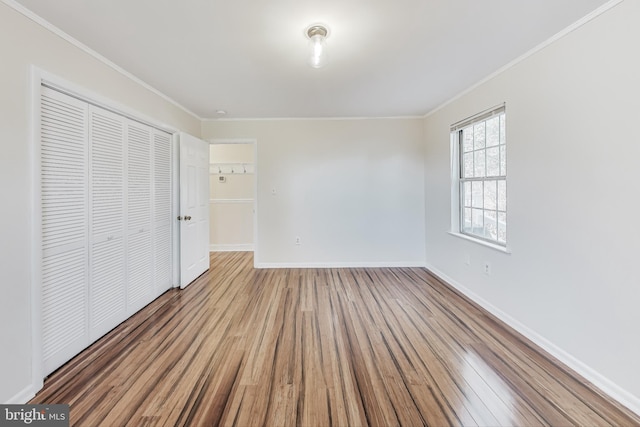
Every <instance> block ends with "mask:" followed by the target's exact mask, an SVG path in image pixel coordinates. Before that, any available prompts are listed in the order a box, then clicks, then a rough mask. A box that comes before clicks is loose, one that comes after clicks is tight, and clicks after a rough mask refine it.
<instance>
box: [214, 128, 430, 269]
mask: <svg viewBox="0 0 640 427" xmlns="http://www.w3.org/2000/svg"><path fill="white" fill-rule="evenodd" d="M422 122H423V120H422V119H370V120H257V121H229V120H226V121H208V122H204V123H203V128H202V136H203V138H256V139H257V151H258V154H257V173H258V188H257V198H258V239H257V242H256V245H257V247H256V263H257V264H258V265H260V266H276V265H277V266H284V265H307V266H308V265H421V264H423V262H424V188H423V185H422V182H423V162H422V158H423V155H424V144H423V133H422ZM273 190H275V194H273V193H272V191H273ZM296 237H300V239H301V244H300V245H296V244H295V239H296Z"/></svg>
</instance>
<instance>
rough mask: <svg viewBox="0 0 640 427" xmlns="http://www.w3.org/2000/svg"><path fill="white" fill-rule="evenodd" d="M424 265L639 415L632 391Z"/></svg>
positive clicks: (433, 268)
mask: <svg viewBox="0 0 640 427" xmlns="http://www.w3.org/2000/svg"><path fill="white" fill-rule="evenodd" d="M426 268H427V269H428V270H429V271H431V272H432V273H433V274H434V275H436V276H438V277H439V278H440V279H442V280H443V281H445V282H446V283H447V284H448V285H451V286H452V287H454V288H455V289H457V290H458V291H460V292H461V293H463V294H464V295H465V296H467V297H468V298H469V299H471V300H472V301H474V302H475V303H476V304H478V305H479V306H481V307H482V308H484V309H485V310H487V311H488V312H489V313H491V314H492V315H494V316H495V317H497V318H498V319H500V320H502V321H503V322H504V323H506V324H507V325H509V326H510V327H511V328H513V329H515V330H516V331H517V332H518V333H520V334H522V335H523V336H524V337H526V338H527V339H528V340H530V341H531V342H533V343H534V344H536V345H537V346H539V347H540V348H542V349H543V350H544V351H546V352H547V353H549V354H550V355H552V356H553V357H555V358H556V359H558V360H559V361H560V362H562V363H564V364H565V365H567V366H568V367H569V368H570V369H572V370H574V371H575V372H576V373H578V374H579V375H581V376H582V377H583V378H584V379H586V380H587V381H589V382H590V383H592V384H593V385H594V386H595V387H597V388H599V389H600V390H602V391H603V392H604V393H606V394H607V395H608V396H609V397H611V398H612V399H615V400H616V401H618V403H620V404H621V405H624V406H625V407H626V408H628V409H629V410H630V411H632V412H634V413H636V414H637V415H639V416H640V398H638V397H637V396H635V395H633V394H632V393H629V392H628V391H627V390H625V389H623V388H622V387H620V386H619V385H617V384H616V383H614V382H613V381H611V380H610V379H608V378H607V377H605V376H604V375H602V374H600V373H599V372H597V371H596V370H595V369H593V368H591V367H590V366H588V365H587V364H585V363H584V362H582V361H580V360H578V359H576V358H575V357H574V356H572V355H571V354H569V353H567V352H566V351H564V350H563V349H562V348H560V347H558V346H557V345H555V344H554V343H552V342H551V341H549V340H547V339H546V338H545V337H543V336H542V335H540V334H538V333H537V332H535V331H534V330H532V329H530V328H529V327H527V326H525V325H523V324H522V323H520V322H519V321H517V320H516V319H514V318H513V317H511V316H510V315H508V314H507V313H505V312H503V311H502V310H500V309H499V308H498V307H496V306H494V305H493V304H491V303H490V302H488V301H486V300H485V299H483V298H481V297H480V296H478V295H477V294H475V293H474V292H472V291H471V290H470V289H468V288H467V287H465V286H463V285H461V284H460V283H458V282H457V281H455V280H453V279H452V278H451V277H449V276H447V275H446V274H444V273H443V272H441V271H439V270H438V269H437V268H435V267H433V266H432V265H429V264H427V265H426Z"/></svg>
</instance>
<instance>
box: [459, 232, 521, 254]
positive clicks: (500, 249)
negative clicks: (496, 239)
mask: <svg viewBox="0 0 640 427" xmlns="http://www.w3.org/2000/svg"><path fill="white" fill-rule="evenodd" d="M448 233H449V234H450V235H452V236H455V237H458V238H460V239H463V240H467V241H469V242H474V243H477V244H479V245H482V246H486V247H488V248H491V249H493V250H495V251H498V252H502V253H504V254H511V251H510V250H509V249H508V248H507V247H505V246H500V245H495V244H493V243H491V242H486V241H484V240H481V239H474V238H473V237H471V236H467V235H466V234H461V233H456V232H455V231H449V232H448Z"/></svg>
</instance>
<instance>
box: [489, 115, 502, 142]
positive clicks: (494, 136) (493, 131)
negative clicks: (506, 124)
mask: <svg viewBox="0 0 640 427" xmlns="http://www.w3.org/2000/svg"><path fill="white" fill-rule="evenodd" d="M498 144H500V117H494V118H492V119H489V120H487V147H493V146H495V145H498Z"/></svg>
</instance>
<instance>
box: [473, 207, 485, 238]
mask: <svg viewBox="0 0 640 427" xmlns="http://www.w3.org/2000/svg"><path fill="white" fill-rule="evenodd" d="M482 219H483V215H482V209H472V212H471V232H472V233H474V234H477V235H479V236H483V235H484V222H483V221H482Z"/></svg>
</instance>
